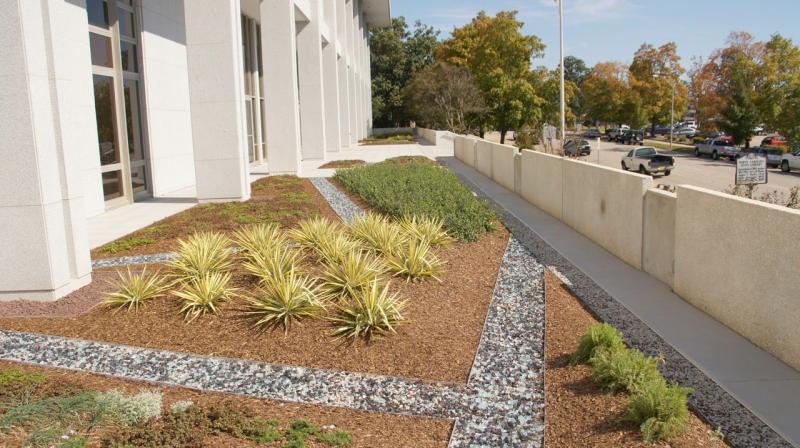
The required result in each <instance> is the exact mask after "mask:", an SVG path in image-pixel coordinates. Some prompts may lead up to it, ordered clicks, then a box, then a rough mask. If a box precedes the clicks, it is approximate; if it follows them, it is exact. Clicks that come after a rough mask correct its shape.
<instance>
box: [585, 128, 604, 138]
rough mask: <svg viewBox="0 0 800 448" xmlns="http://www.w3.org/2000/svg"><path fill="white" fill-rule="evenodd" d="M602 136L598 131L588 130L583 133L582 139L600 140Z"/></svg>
mask: <svg viewBox="0 0 800 448" xmlns="http://www.w3.org/2000/svg"><path fill="white" fill-rule="evenodd" d="M602 136H603V134H601V133H600V130H599V129H594V128H592V129H589V130H588V131H586V132H584V133H583V137H584V138H600V137H602Z"/></svg>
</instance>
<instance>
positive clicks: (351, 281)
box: [320, 251, 387, 299]
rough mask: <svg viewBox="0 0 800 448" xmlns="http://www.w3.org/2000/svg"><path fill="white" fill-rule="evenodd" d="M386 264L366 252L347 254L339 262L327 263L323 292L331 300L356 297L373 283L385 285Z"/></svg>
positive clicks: (323, 276) (323, 279) (322, 277)
mask: <svg viewBox="0 0 800 448" xmlns="http://www.w3.org/2000/svg"><path fill="white" fill-rule="evenodd" d="M386 269H387V268H386V264H385V263H384V262H383V260H381V259H379V258H377V257H375V256H374V255H372V254H371V253H369V252H366V251H352V252H349V253H347V254H346V255H345V256H344V257H343V258H342V259H341V260H340V261H339V262H336V263H327V264H326V265H325V270H324V271H323V273H322V276H321V280H322V285H321V289H320V290H321V292H322V293H323V294H324V295H325V296H327V297H330V298H333V299H341V298H345V297H355V295H356V294H358V293H359V292H360V291H361V290H362V289H364V288H366V287H368V286H369V285H370V284H371V283H372V282H374V281H377V282H378V283H381V284H382V283H384V281H383V275H384V274H385V273H386Z"/></svg>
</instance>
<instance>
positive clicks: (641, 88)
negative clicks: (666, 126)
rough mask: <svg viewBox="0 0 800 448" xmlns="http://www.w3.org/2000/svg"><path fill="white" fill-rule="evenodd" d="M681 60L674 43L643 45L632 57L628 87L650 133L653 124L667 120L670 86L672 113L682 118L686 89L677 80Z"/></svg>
mask: <svg viewBox="0 0 800 448" xmlns="http://www.w3.org/2000/svg"><path fill="white" fill-rule="evenodd" d="M680 61H681V58H680V56H678V47H677V45H675V43H674V42H670V43H667V44H664V45H662V46H660V47H658V48H655V47H653V46H652V45H650V44H643V45H642V46H641V47H639V49H638V50H637V51H636V53H635V54H634V56H633V62H632V63H631V66H630V86H631V89H632V90H633V91H634V92H636V94H637V97H638V103H637V104H638V105H639V107H640V108H641V109H640V112H641V114H643V115H644V117H646V118H647V120H648V122H649V123H650V125H651V130H652V132H653V133H655V127H656V124H658V123H664V122H667V121H669V119H670V114H671V112H672V89H673V86H674V87H675V114H676V116H678V117H681V116H683V114H684V113H685V112H686V106H687V104H688V88H687V87H686V86H685V85H684V84H683V83H681V81H680V78H681V76H682V75H683V74H684V72H685V70H684V68H683V67H682V66H681V63H680Z"/></svg>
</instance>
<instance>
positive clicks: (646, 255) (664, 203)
mask: <svg viewBox="0 0 800 448" xmlns="http://www.w3.org/2000/svg"><path fill="white" fill-rule="evenodd" d="M675 207H676V196H675V194H674V193H669V192H667V191H664V190H656V189H650V190H647V193H646V194H645V196H644V229H643V231H642V232H643V233H642V270H644V271H645V272H647V273H649V274H650V275H652V276H653V277H655V278H657V279H659V280H661V281H662V282H664V283H666V284H668V285H669V286H670V287H671V286H672V281H673V278H674V273H675Z"/></svg>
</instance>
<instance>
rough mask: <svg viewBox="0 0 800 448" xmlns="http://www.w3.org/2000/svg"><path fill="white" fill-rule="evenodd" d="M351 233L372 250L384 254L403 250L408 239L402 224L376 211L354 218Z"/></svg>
mask: <svg viewBox="0 0 800 448" xmlns="http://www.w3.org/2000/svg"><path fill="white" fill-rule="evenodd" d="M350 233H351V234H352V235H353V236H354V237H355V238H356V239H358V240H360V241H361V242H362V243H364V245H365V246H367V248H369V249H370V250H373V251H376V252H379V253H382V254H391V253H394V252H397V251H399V250H401V249H402V247H403V245H404V244H405V243H406V241H407V239H408V235H407V234H406V232H404V231H403V228H402V227H401V226H400V225H398V224H397V223H394V222H392V221H390V220H389V219H387V218H386V217H384V216H381V215H378V214H375V213H366V214H363V215H361V216H358V217H356V218H355V219H353V222H352V223H351V224H350Z"/></svg>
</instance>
